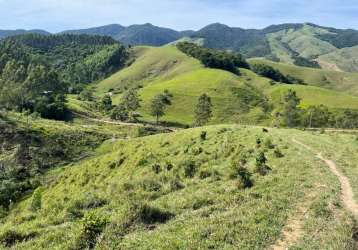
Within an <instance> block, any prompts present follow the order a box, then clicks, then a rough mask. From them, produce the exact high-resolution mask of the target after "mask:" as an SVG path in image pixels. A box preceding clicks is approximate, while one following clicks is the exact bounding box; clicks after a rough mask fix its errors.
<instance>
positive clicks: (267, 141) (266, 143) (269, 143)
mask: <svg viewBox="0 0 358 250" xmlns="http://www.w3.org/2000/svg"><path fill="white" fill-rule="evenodd" d="M264 146H265V148H267V149H274V148H275V145H274V144H273V143H272V141H271V139H270V138H266V139H265V141H264Z"/></svg>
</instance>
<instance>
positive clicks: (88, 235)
mask: <svg viewBox="0 0 358 250" xmlns="http://www.w3.org/2000/svg"><path fill="white" fill-rule="evenodd" d="M107 223H108V220H107V218H104V217H100V216H98V215H97V214H96V213H94V212H91V213H87V214H86V215H85V217H84V218H83V220H82V228H81V234H80V237H79V238H78V241H77V242H76V246H75V248H76V249H93V248H94V247H95V245H96V243H97V238H98V236H99V235H100V234H101V233H102V231H103V230H104V228H105V227H106V225H107Z"/></svg>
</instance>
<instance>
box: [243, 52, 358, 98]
mask: <svg viewBox="0 0 358 250" xmlns="http://www.w3.org/2000/svg"><path fill="white" fill-rule="evenodd" d="M249 62H250V63H264V64H267V65H270V66H272V67H274V68H277V69H278V70H280V71H281V72H282V73H284V74H288V75H292V76H294V77H298V78H300V79H302V80H304V81H305V82H306V83H307V84H309V85H313V86H317V87H323V88H328V89H332V90H337V91H342V92H343V91H344V92H346V93H347V94H351V95H358V84H357V82H358V73H346V72H338V71H330V70H322V69H312V68H306V67H298V66H294V65H287V64H283V63H275V62H271V61H268V60H262V59H250V60H249Z"/></svg>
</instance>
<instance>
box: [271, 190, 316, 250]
mask: <svg viewBox="0 0 358 250" xmlns="http://www.w3.org/2000/svg"><path fill="white" fill-rule="evenodd" d="M314 196H315V193H309V194H307V195H306V196H305V199H304V202H303V203H301V204H300V206H299V207H298V210H297V211H296V213H295V214H294V215H293V216H291V217H290V218H288V220H287V223H286V226H284V228H283V229H282V232H281V238H280V239H278V240H277V241H276V242H275V244H274V245H273V246H271V249H272V250H287V249H288V248H289V247H290V246H292V245H294V244H295V243H296V242H297V241H298V240H299V238H300V236H301V235H302V232H303V225H304V222H305V219H306V217H307V216H308V214H307V213H308V210H309V208H310V206H311V204H312V203H313V201H314V199H313V198H314Z"/></svg>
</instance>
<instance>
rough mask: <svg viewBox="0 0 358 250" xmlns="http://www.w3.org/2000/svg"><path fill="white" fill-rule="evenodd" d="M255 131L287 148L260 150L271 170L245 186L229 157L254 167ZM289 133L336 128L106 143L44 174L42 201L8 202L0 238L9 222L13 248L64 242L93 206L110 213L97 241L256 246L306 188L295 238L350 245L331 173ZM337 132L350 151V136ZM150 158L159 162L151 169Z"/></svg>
mask: <svg viewBox="0 0 358 250" xmlns="http://www.w3.org/2000/svg"><path fill="white" fill-rule="evenodd" d="M202 130H205V131H207V133H208V134H207V138H208V139H207V140H206V141H201V140H200V136H199V135H200V133H201V131H202ZM257 137H261V138H262V139H266V138H271V139H272V140H273V142H274V144H276V147H279V148H280V149H281V151H282V152H283V153H284V155H285V156H284V158H276V157H274V155H273V150H272V149H265V150H266V155H267V156H268V163H267V164H268V165H269V166H270V167H271V168H272V171H271V172H270V173H269V174H268V175H267V176H259V175H258V174H253V176H252V178H253V180H254V186H253V187H252V188H251V189H246V190H243V189H240V188H238V186H237V184H238V180H237V179H230V178H229V173H230V171H229V170H230V162H231V161H232V159H235V158H236V157H237V156H238V155H239V154H240V153H242V152H247V153H248V155H249V156H248V165H247V168H248V169H249V170H250V172H253V170H254V159H255V156H256V154H257V152H259V151H260V150H259V149H257V148H256V147H255V142H256V138H257ZM292 137H295V138H296V139H299V140H302V141H305V142H306V143H308V142H315V143H319V142H329V143H330V145H332V146H333V145H336V146H337V145H339V144H336V143H337V142H336V136H330V135H318V134H317V135H316V134H314V133H309V132H300V131H296V130H278V129H270V133H268V134H264V133H262V130H261V129H260V128H245V127H239V126H214V127H206V128H198V129H190V130H185V131H180V132H177V133H173V134H169V135H156V136H150V137H146V138H138V139H132V140H128V141H118V142H115V143H113V142H112V143H110V142H108V143H106V144H104V145H103V146H102V147H101V148H100V149H99V150H98V151H97V153H98V155H97V156H95V157H93V158H91V159H88V160H84V161H83V162H81V163H78V164H75V165H73V166H69V167H65V168H62V169H59V170H56V171H54V172H52V173H49V175H48V176H47V178H45V183H48V184H45V186H44V189H45V191H44V193H43V198H42V209H41V210H40V211H37V212H31V211H30V210H29V209H28V207H29V204H30V202H31V197H29V198H28V199H25V200H24V201H23V202H21V203H20V204H18V205H16V206H15V207H14V208H13V209H12V211H11V213H10V215H9V216H8V217H6V218H5V219H4V221H3V224H2V226H1V228H0V238H1V236H2V235H3V234H4V233H5V232H7V231H9V230H12V231H15V232H17V233H18V234H21V233H22V232H23V233H28V234H31V233H33V234H32V236H30V237H29V238H28V240H27V241H24V242H22V243H18V244H17V245H16V247H15V246H14V247H15V248H16V249H29V250H30V249H48V248H52V249H67V248H69V247H70V246H73V244H74V243H75V242H76V241H77V240H78V238H79V235H80V232H81V220H80V218H81V217H82V215H83V214H85V213H87V212H89V211H92V212H95V213H96V214H97V215H98V216H106V217H108V220H109V224H108V225H107V228H106V229H105V230H104V232H103V235H102V237H101V238H100V242H99V243H98V244H97V249H209V248H214V249H238V248H239V249H264V248H266V247H268V246H270V245H271V244H273V243H274V242H275V241H276V239H277V238H279V236H280V231H281V230H282V227H283V226H284V225H285V221H286V219H287V218H288V217H289V216H292V215H294V214H295V211H296V210H297V208H298V207H299V206H300V205H301V204H302V202H304V201H305V200H306V199H307V195H309V196H310V198H309V199H310V201H312V204H311V205H310V206H309V210H308V213H307V215H308V216H307V217H305V218H306V221H305V226H304V232H303V236H304V238H303V239H302V240H300V241H299V242H298V245H297V247H298V248H303V249H354V248H353V245H352V239H351V235H352V222H351V221H350V219H349V217H348V216H347V214H346V213H345V212H344V211H343V209H342V207H341V205H340V202H339V198H338V197H339V194H340V189H339V185H338V181H337V180H336V178H335V177H334V176H333V175H332V174H331V173H330V172H329V171H328V169H327V167H326V166H324V165H323V164H322V163H321V162H320V161H319V160H317V159H316V158H315V156H314V155H312V154H311V153H309V152H308V151H307V150H305V149H304V148H301V147H298V146H296V145H295V144H293V143H292V141H291V138H292ZM321 138H323V140H322V141H321ZM339 138H340V139H341V140H344V141H345V142H346V143H347V146H349V147H351V148H352V150H353V149H354V150H357V145H356V141H354V140H355V138H354V137H353V136H351V135H347V136H346V135H339ZM325 150H330V149H328V148H327V149H325ZM324 153H327V152H326V151H324ZM350 157H351V155H345V158H344V160H347V161H350V160H352V158H350ZM188 160H190V161H192V162H193V163H194V165H195V166H196V167H195V169H196V171H195V174H194V177H193V178H189V177H185V175H184V168H185V166H188ZM153 164H159V166H160V169H161V170H160V171H159V173H158V174H155V173H154V172H153V169H152V166H153ZM169 164H171V165H172V166H173V168H172V169H170V170H169V168H167V166H170V165H169ZM49 180H51V182H49ZM355 191H356V192H357V191H358V190H357V189H355ZM100 201H101V202H100ZM86 204H87V205H86ZM90 204H92V205H90ZM93 204H97V205H93ZM133 204H137V206H138V205H139V207H140V206H141V205H140V204H142V205H143V204H147V205H148V206H150V207H151V208H156V209H160V210H161V212H160V214H161V215H164V214H165V213H170V214H172V217H171V219H169V220H168V221H162V222H161V223H160V222H158V221H157V222H148V220H145V219H143V214H142V213H141V212H140V211H138V210H136V209H135V207H136V206H134V205H133ZM164 212H165V213H164ZM140 218H142V219H140ZM128 223H129V224H128ZM148 223H149V224H148ZM123 227H124V229H121V228H123Z"/></svg>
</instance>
